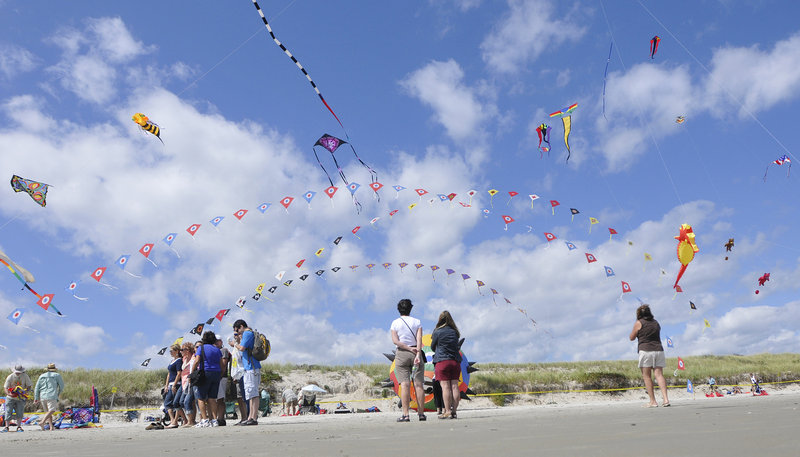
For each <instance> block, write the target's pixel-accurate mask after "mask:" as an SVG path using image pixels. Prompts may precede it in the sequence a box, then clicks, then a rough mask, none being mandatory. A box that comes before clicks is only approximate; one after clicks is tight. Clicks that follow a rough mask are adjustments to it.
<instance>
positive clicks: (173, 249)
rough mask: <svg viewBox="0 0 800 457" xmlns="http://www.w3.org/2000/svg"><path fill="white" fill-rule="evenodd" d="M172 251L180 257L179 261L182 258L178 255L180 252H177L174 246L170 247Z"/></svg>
mask: <svg viewBox="0 0 800 457" xmlns="http://www.w3.org/2000/svg"><path fill="white" fill-rule="evenodd" d="M170 249H171V250H172V252H174V253H175V255H176V256H178V258H179V259H180V258H181V255H180V254H179V253H178V251H176V250H175V248H173V247H172V246H170Z"/></svg>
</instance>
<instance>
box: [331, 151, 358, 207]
mask: <svg viewBox="0 0 800 457" xmlns="http://www.w3.org/2000/svg"><path fill="white" fill-rule="evenodd" d="M331 157H333V164H334V165H336V169H337V170H339V176H340V177H341V178H342V181H344V185H345V186H348V185H349V184H350V183H349V182H348V181H347V176H345V175H344V170H342V167H341V166H340V165H339V162H338V161H337V160H336V156H335V155H334V154H333V153H331ZM331 185H333V184H331ZM353 197H355V195H353Z"/></svg>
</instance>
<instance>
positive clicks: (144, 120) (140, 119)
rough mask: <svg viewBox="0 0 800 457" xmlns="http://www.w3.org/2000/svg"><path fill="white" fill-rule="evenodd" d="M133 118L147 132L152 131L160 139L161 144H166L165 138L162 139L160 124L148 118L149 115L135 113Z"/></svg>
mask: <svg viewBox="0 0 800 457" xmlns="http://www.w3.org/2000/svg"><path fill="white" fill-rule="evenodd" d="M131 119H133V122H136V123H137V124H139V128H140V129H142V130H143V131H145V132H149V133H152V134H153V135H155V136H156V138H158V141H160V142H161V144H164V140H162V139H161V128H160V127H159V126H158V124H156V123H155V122H151V121H150V119H148V117H147V116H145V115H144V114H142V113H136V114H134V115H133V117H132V118H131Z"/></svg>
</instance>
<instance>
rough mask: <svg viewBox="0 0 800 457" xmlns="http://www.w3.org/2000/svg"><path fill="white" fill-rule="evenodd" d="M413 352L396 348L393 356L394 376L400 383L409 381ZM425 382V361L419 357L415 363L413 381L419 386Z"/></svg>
mask: <svg viewBox="0 0 800 457" xmlns="http://www.w3.org/2000/svg"><path fill="white" fill-rule="evenodd" d="M415 356H416V354H414V353H413V352H411V351H406V350H405V349H399V348H398V349H397V353H396V354H395V356H394V377H395V378H397V382H399V383H400V384H402V383H404V382H409V381H411V371H412V368H414V357H415ZM424 382H425V361H424V360H422V359H421V358H420V361H419V365H417V372H416V373H415V375H414V383H415V384H416V385H419V386H421V385H422V384H423V383H424Z"/></svg>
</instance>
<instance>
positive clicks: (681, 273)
mask: <svg viewBox="0 0 800 457" xmlns="http://www.w3.org/2000/svg"><path fill="white" fill-rule="evenodd" d="M687 266H688V265H681V269H680V271H678V277H677V278H675V284H673V285H672V288H673V289H675V288H677V287H678V281H680V280H681V276H683V272H685V271H686V267H687Z"/></svg>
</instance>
